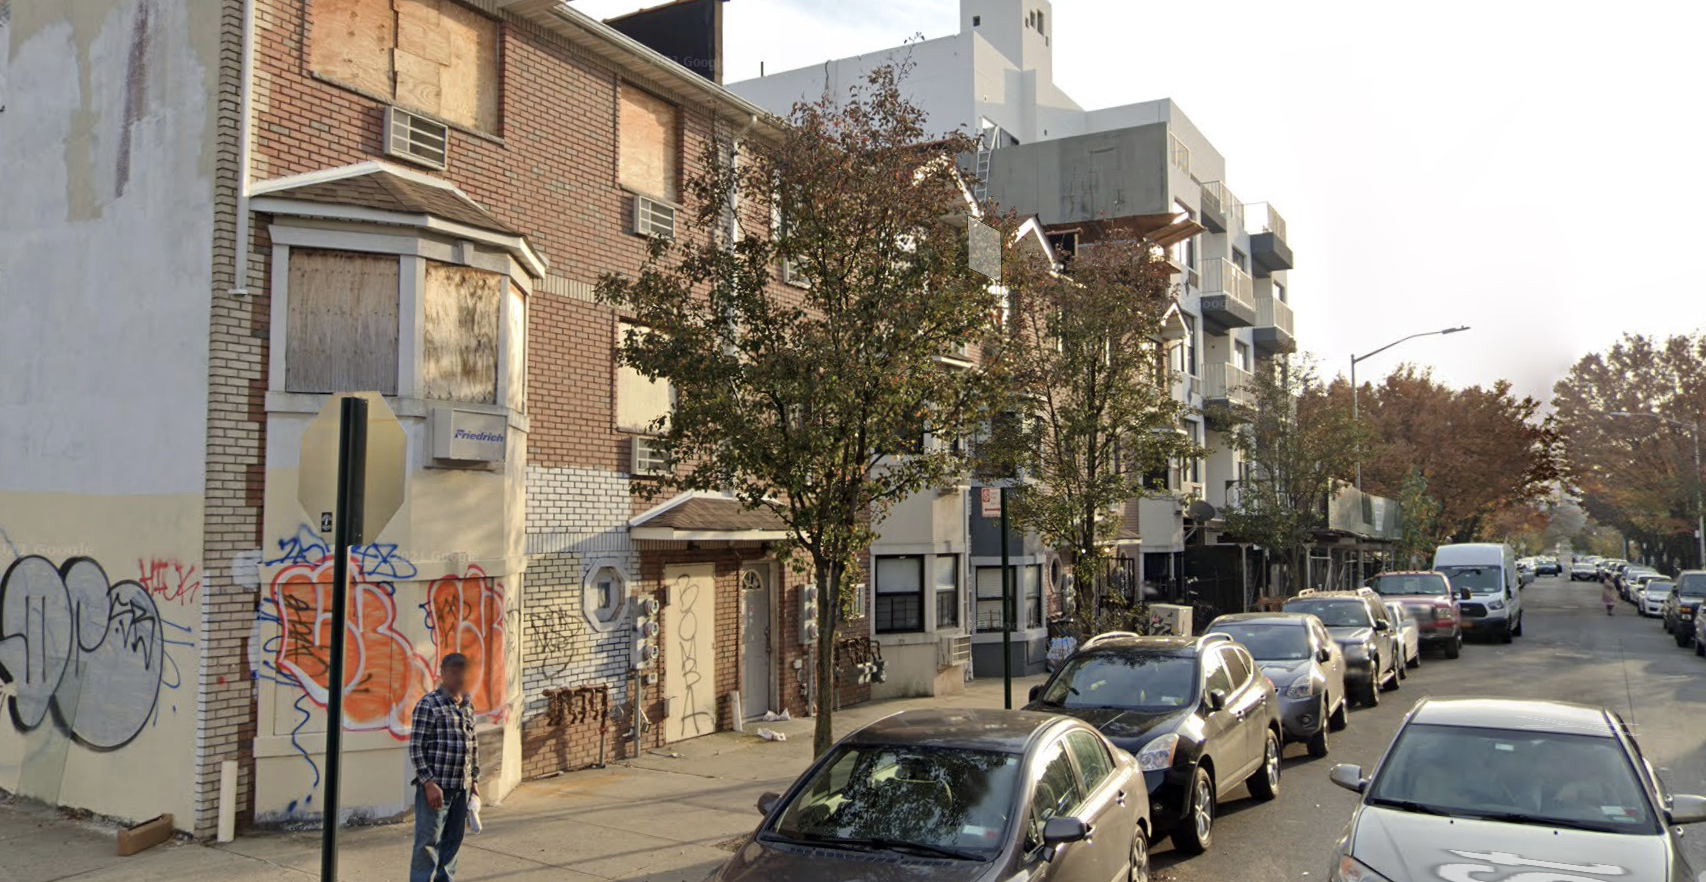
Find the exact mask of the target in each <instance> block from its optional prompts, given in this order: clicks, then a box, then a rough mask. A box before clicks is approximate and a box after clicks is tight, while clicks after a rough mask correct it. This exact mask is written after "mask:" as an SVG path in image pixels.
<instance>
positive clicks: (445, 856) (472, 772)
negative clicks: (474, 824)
mask: <svg viewBox="0 0 1706 882" xmlns="http://www.w3.org/2000/svg"><path fill="white" fill-rule="evenodd" d="M438 676H439V684H438V688H437V689H434V690H433V691H431V692H429V693H427V694H426V696H425V697H424V698H422V699H421V700H420V703H419V704H416V705H415V714H414V722H413V724H412V725H411V726H410V728H409V762H410V763H411V764H413V766H414V770H415V779H414V781H412V782H411V783H413V784H414V785H415V850H414V852H413V854H412V855H411V856H410V860H409V882H454V880H455V878H456V857H457V852H459V851H461V850H462V836H463V833H464V832H465V831H466V828H467V826H468V801H469V800H470V799H475V798H478V796H479V794H480V790H479V787H480V749H479V745H478V744H477V743H475V741H474V709H473V706H472V705H471V704H470V703H469V699H468V694H467V692H466V686H467V681H468V658H467V656H464V655H463V654H462V653H460V652H453V653H451V654H449V655H447V656H445V657H444V660H443V661H441V662H440V663H439V666H438Z"/></svg>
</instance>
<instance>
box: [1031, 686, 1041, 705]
mask: <svg viewBox="0 0 1706 882" xmlns="http://www.w3.org/2000/svg"><path fill="white" fill-rule="evenodd" d="M1042 697H1043V684H1041V683H1038V684H1037V685H1035V686H1032V687H1031V700H1032V701H1036V700H1037V699H1039V698H1042Z"/></svg>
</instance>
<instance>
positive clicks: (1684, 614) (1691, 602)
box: [1659, 570, 1706, 646]
mask: <svg viewBox="0 0 1706 882" xmlns="http://www.w3.org/2000/svg"><path fill="white" fill-rule="evenodd" d="M1703 599H1706V570H1684V571H1682V572H1681V573H1678V574H1677V577H1676V589H1675V590H1674V591H1672V592H1671V594H1670V597H1669V598H1667V599H1666V600H1665V603H1664V606H1662V607H1660V609H1659V616H1660V617H1661V618H1663V619H1664V624H1665V631H1666V632H1667V633H1669V634H1670V635H1671V636H1672V637H1674V638H1676V645H1678V646H1688V645H1690V644H1692V643H1693V642H1694V633H1695V628H1694V620H1695V619H1698V618H1700V602H1701V600H1703Z"/></svg>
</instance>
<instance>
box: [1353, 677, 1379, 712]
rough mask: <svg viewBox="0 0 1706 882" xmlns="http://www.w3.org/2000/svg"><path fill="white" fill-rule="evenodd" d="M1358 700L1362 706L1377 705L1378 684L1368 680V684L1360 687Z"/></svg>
mask: <svg viewBox="0 0 1706 882" xmlns="http://www.w3.org/2000/svg"><path fill="white" fill-rule="evenodd" d="M1358 701H1359V702H1360V703H1361V704H1362V706H1363V707H1379V706H1380V684H1379V683H1378V682H1376V681H1374V680H1372V679H1371V680H1369V681H1368V685H1367V686H1364V687H1363V688H1362V696H1361V698H1360V699H1358Z"/></svg>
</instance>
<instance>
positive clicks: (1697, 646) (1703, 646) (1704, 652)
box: [1694, 640, 1706, 656]
mask: <svg viewBox="0 0 1706 882" xmlns="http://www.w3.org/2000/svg"><path fill="white" fill-rule="evenodd" d="M1694 654H1695V655H1699V656H1706V643H1701V642H1700V641H1699V640H1695V641H1694Z"/></svg>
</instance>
